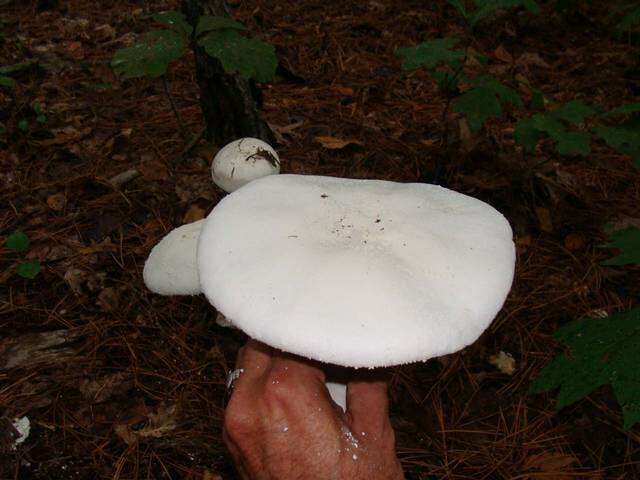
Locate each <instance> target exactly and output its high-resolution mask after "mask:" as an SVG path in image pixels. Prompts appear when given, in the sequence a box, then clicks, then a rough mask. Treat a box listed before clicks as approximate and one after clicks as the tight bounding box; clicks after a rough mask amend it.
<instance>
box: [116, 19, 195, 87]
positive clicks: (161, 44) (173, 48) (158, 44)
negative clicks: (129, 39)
mask: <svg viewBox="0 0 640 480" xmlns="http://www.w3.org/2000/svg"><path fill="white" fill-rule="evenodd" d="M185 46H186V42H185V39H184V37H183V36H182V35H181V34H179V33H178V32H174V31H172V30H153V31H151V32H149V33H147V35H145V37H144V40H143V41H142V42H141V43H137V44H135V45H133V46H131V47H127V48H122V49H120V50H118V51H117V52H116V54H115V55H114V57H113V60H112V61H111V67H112V68H113V70H114V71H115V72H116V74H118V75H121V76H122V77H123V78H125V79H127V78H138V77H152V78H155V77H159V76H161V75H164V74H165V73H166V72H167V68H168V67H169V64H170V63H171V62H173V61H174V60H177V59H178V58H180V57H181V56H182V54H183V53H184V51H185Z"/></svg>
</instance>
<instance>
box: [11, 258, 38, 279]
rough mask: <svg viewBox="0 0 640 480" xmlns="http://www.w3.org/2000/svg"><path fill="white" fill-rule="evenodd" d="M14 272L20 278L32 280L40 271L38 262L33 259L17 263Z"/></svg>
mask: <svg viewBox="0 0 640 480" xmlns="http://www.w3.org/2000/svg"><path fill="white" fill-rule="evenodd" d="M16 273H17V274H18V275H20V276H21V277H22V278H27V279H29V280H33V279H34V278H36V275H38V273H40V262H38V261H37V260H34V261H32V262H25V263H19V264H18V266H17V267H16Z"/></svg>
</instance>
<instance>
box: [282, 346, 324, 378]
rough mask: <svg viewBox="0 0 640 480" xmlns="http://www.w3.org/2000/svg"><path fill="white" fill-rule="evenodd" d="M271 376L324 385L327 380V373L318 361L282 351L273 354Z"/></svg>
mask: <svg viewBox="0 0 640 480" xmlns="http://www.w3.org/2000/svg"><path fill="white" fill-rule="evenodd" d="M270 376H271V377H273V378H274V379H275V380H283V381H286V382H291V383H294V382H295V383H297V384H307V383H311V384H313V385H320V386H324V382H325V381H326V377H325V373H324V371H323V370H322V368H320V365H319V364H318V363H317V362H315V361H313V360H309V359H307V358H303V357H299V356H297V355H293V354H291V353H287V352H282V351H277V352H276V353H275V354H274V355H273V360H272V362H271V368H270Z"/></svg>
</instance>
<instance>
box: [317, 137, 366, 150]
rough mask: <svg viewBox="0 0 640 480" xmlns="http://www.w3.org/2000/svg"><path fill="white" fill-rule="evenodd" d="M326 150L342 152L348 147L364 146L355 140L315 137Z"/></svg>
mask: <svg viewBox="0 0 640 480" xmlns="http://www.w3.org/2000/svg"><path fill="white" fill-rule="evenodd" d="M314 140H315V141H316V142H318V143H319V144H320V145H322V146H323V147H324V148H326V149H329V150H341V149H343V148H345V147H346V146H348V145H360V146H362V142H360V141H358V140H353V139H346V140H345V139H341V138H336V137H322V136H321V137H315V139H314Z"/></svg>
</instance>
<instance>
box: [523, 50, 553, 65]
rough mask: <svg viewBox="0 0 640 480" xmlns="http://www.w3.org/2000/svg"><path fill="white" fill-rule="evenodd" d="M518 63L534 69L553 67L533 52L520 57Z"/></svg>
mask: <svg viewBox="0 0 640 480" xmlns="http://www.w3.org/2000/svg"><path fill="white" fill-rule="evenodd" d="M516 63H517V64H518V65H521V66H523V67H529V66H532V65H533V66H534V67H540V68H551V65H549V64H548V63H547V62H545V61H544V60H543V59H542V57H541V56H540V55H538V54H537V53H533V52H527V53H523V54H522V55H520V56H519V57H518V60H516Z"/></svg>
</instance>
